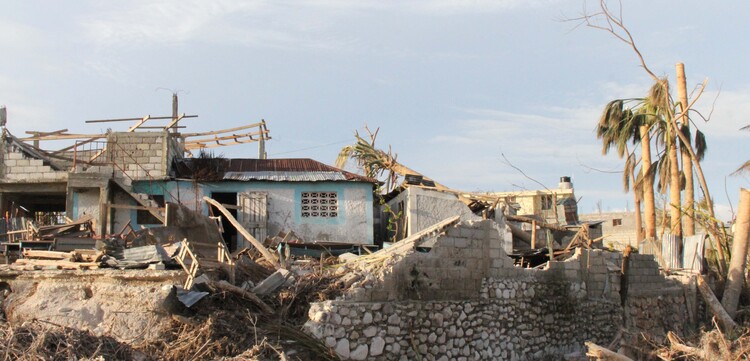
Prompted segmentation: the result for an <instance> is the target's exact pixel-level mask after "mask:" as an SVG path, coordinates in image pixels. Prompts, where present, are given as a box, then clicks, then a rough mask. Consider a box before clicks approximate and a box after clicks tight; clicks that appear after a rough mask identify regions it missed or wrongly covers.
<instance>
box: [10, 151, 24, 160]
mask: <svg viewBox="0 0 750 361" xmlns="http://www.w3.org/2000/svg"><path fill="white" fill-rule="evenodd" d="M8 159H23V154H21V153H18V152H11V153H8Z"/></svg>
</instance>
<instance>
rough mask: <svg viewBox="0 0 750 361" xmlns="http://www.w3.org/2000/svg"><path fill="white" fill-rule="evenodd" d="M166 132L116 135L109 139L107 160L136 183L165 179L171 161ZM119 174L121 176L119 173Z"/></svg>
mask: <svg viewBox="0 0 750 361" xmlns="http://www.w3.org/2000/svg"><path fill="white" fill-rule="evenodd" d="M170 138H171V135H170V133H167V132H117V133H111V134H110V135H109V136H108V137H107V144H108V145H107V154H106V156H107V159H108V160H109V161H111V162H113V163H115V164H117V167H115V168H116V169H117V170H118V171H119V172H122V171H124V172H125V173H126V175H127V177H126V178H130V179H133V180H148V179H166V178H167V177H168V176H169V166H170V164H171V158H169V157H168V154H169V151H168V150H169V149H170V147H169V143H170ZM116 173H118V172H116Z"/></svg>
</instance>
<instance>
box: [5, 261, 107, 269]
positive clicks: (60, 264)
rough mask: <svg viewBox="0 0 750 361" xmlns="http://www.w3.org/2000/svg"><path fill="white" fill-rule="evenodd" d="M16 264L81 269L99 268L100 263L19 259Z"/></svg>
mask: <svg viewBox="0 0 750 361" xmlns="http://www.w3.org/2000/svg"><path fill="white" fill-rule="evenodd" d="M16 264H19V265H31V266H43V267H44V266H53V267H58V268H63V269H80V268H99V265H100V263H99V262H70V261H63V260H50V259H19V260H16Z"/></svg>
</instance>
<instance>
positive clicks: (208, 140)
mask: <svg viewBox="0 0 750 361" xmlns="http://www.w3.org/2000/svg"><path fill="white" fill-rule="evenodd" d="M267 133H268V131H264V132H250V133H244V134H232V135H224V136H218V135H215V136H213V137H209V138H201V139H191V140H189V141H185V144H195V143H211V142H218V141H222V140H233V139H237V138H246V137H247V138H250V140H259V139H260V138H261V137H263V139H271V138H270V137H269V136H268V135H267ZM253 136H259V137H258V138H257V139H255V138H253Z"/></svg>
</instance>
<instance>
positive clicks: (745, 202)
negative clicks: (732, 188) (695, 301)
mask: <svg viewBox="0 0 750 361" xmlns="http://www.w3.org/2000/svg"><path fill="white" fill-rule="evenodd" d="M738 208H739V209H738V210H737V220H736V221H735V223H734V239H733V240H732V259H731V260H730V261H729V272H728V274H727V285H726V288H725V289H724V296H723V297H722V298H721V304H722V306H724V309H726V311H727V313H728V314H729V316H730V317H732V318H734V316H735V315H736V314H737V303H738V302H739V299H740V293H741V292H742V286H743V285H744V284H745V266H746V265H747V245H748V242H750V241H749V240H748V238H750V191H748V190H747V189H744V188H743V189H740V204H739V206H738Z"/></svg>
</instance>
